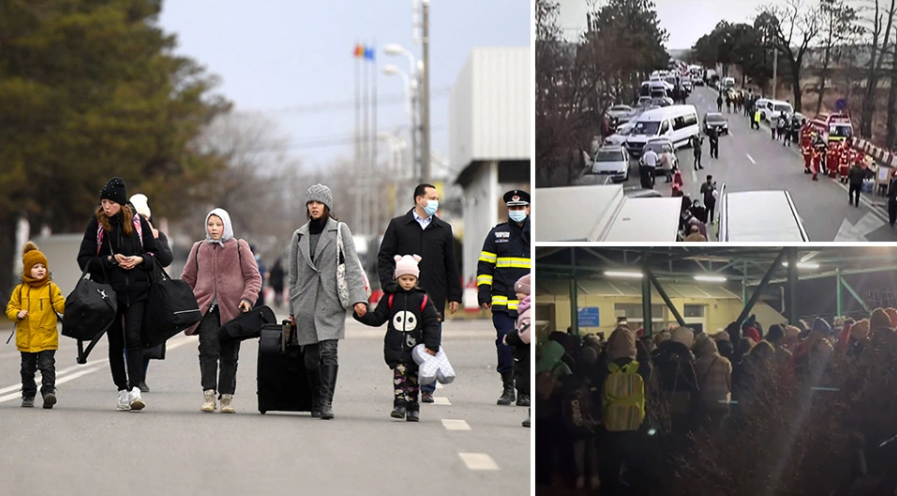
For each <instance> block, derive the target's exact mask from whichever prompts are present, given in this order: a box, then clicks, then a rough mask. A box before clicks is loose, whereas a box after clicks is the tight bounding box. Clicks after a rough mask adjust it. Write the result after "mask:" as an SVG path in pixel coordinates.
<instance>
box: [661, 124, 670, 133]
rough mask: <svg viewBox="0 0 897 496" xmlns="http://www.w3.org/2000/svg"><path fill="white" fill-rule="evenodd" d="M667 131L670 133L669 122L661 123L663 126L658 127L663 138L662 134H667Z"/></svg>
mask: <svg viewBox="0 0 897 496" xmlns="http://www.w3.org/2000/svg"><path fill="white" fill-rule="evenodd" d="M669 131H670V121H663V124H662V125H661V126H660V135H661V136H663V135H664V134H666V133H668V132H669Z"/></svg>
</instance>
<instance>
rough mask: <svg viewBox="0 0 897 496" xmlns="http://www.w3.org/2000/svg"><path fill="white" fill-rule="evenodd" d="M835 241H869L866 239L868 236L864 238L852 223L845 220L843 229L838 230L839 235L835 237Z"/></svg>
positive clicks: (842, 224)
mask: <svg viewBox="0 0 897 496" xmlns="http://www.w3.org/2000/svg"><path fill="white" fill-rule="evenodd" d="M834 241H836V242H837V241H869V240H868V239H866V236H863V235H862V234H861V233H860V231H859V230H858V229H857V228H856V227H855V226H854V225H852V224H851V223H850V221H849V220H847V219H844V220H843V221H842V222H841V227H840V228H839V229H838V234H836V235H835V239H834Z"/></svg>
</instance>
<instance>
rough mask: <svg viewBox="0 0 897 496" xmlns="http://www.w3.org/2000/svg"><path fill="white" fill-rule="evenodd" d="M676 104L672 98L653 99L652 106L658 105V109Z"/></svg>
mask: <svg viewBox="0 0 897 496" xmlns="http://www.w3.org/2000/svg"><path fill="white" fill-rule="evenodd" d="M675 103H676V102H674V101H673V99H672V98H670V97H666V96H664V97H659V98H652V99H651V105H657V106H658V107H669V106H670V105H674V104H675Z"/></svg>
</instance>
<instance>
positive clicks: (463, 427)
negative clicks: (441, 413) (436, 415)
mask: <svg viewBox="0 0 897 496" xmlns="http://www.w3.org/2000/svg"><path fill="white" fill-rule="evenodd" d="M442 426H443V427H445V428H446V429H448V430H450V431H469V430H470V425H468V424H467V422H465V421H463V420H450V419H442Z"/></svg>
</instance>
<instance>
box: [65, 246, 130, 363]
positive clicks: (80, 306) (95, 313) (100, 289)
mask: <svg viewBox="0 0 897 496" xmlns="http://www.w3.org/2000/svg"><path fill="white" fill-rule="evenodd" d="M100 267H101V268H102V265H101V266H100ZM89 269H90V264H89V263H88V264H87V268H86V269H85V271H84V272H83V273H82V274H81V278H80V279H78V283H77V284H76V285H75V289H74V290H73V291H72V293H71V294H70V295H69V296H68V298H66V299H65V314H64V315H63V316H62V335H63V336H67V337H70V338H74V339H77V340H78V359H77V361H78V363H80V364H85V363H87V355H89V354H90V351H91V350H93V347H94V346H96V344H97V342H99V340H100V338H101V337H103V334H105V333H106V330H107V329H109V326H111V325H112V322H114V321H115V315H116V313H117V312H118V299H117V298H116V295H115V291H114V290H113V289H112V286H110V285H109V284H105V283H99V282H96V281H94V280H92V279H91V278H90V273H89V272H88V270H89ZM105 275H106V269H105V268H103V278H104V280H105ZM84 341H89V342H90V344H89V345H88V346H87V349H86V350H85V349H84Z"/></svg>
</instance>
